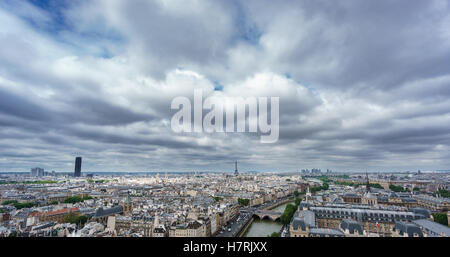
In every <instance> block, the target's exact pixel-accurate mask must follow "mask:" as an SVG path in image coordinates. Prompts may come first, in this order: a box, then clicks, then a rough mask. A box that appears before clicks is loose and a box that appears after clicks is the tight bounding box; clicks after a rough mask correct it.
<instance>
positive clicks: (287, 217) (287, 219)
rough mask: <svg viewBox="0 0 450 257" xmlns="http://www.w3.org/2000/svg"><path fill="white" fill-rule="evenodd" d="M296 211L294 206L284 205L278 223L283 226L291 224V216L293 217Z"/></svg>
mask: <svg viewBox="0 0 450 257" xmlns="http://www.w3.org/2000/svg"><path fill="white" fill-rule="evenodd" d="M296 209H297V208H296V206H294V205H292V204H288V205H286V208H285V209H284V212H283V214H281V216H280V221H281V223H282V224H283V225H285V226H286V225H288V224H289V223H291V219H292V216H294V213H295V210H296Z"/></svg>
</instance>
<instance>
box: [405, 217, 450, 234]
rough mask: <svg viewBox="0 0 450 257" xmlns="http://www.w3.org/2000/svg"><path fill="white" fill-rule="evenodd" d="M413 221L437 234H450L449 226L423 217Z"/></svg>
mask: <svg viewBox="0 0 450 257" xmlns="http://www.w3.org/2000/svg"><path fill="white" fill-rule="evenodd" d="M413 223H414V224H416V225H418V226H419V227H421V228H423V229H425V230H428V231H431V232H432V233H434V234H436V235H441V234H443V235H444V236H450V228H449V227H447V226H444V225H442V224H439V223H436V222H434V221H431V220H426V219H421V220H414V221H413Z"/></svg>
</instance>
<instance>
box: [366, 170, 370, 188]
mask: <svg viewBox="0 0 450 257" xmlns="http://www.w3.org/2000/svg"><path fill="white" fill-rule="evenodd" d="M366 192H370V183H369V174H368V173H367V171H366Z"/></svg>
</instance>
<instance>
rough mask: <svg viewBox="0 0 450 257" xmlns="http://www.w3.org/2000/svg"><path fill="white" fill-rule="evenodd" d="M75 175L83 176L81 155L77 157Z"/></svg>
mask: <svg viewBox="0 0 450 257" xmlns="http://www.w3.org/2000/svg"><path fill="white" fill-rule="evenodd" d="M73 176H74V177H81V157H76V158H75V172H74V173H73Z"/></svg>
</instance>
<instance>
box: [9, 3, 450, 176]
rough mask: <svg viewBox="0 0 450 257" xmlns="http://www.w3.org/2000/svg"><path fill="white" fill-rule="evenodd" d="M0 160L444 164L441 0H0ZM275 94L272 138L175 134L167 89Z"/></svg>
mask: <svg viewBox="0 0 450 257" xmlns="http://www.w3.org/2000/svg"><path fill="white" fill-rule="evenodd" d="M0 24H1V25H0V171H29V169H30V168H31V167H36V166H39V167H43V168H45V169H46V170H56V171H73V169H74V157H75V156H77V155H81V156H83V171H166V170H167V171H192V170H215V171H232V170H233V168H234V167H233V162H234V160H238V161H239V163H240V168H241V170H261V171H270V170H277V171H295V170H299V169H302V168H314V167H317V168H322V169H327V168H329V169H332V170H335V171H365V170H368V171H405V170H411V171H417V170H418V169H421V170H434V169H449V167H450V1H447V0H427V1H410V0H397V1H390V0H386V1H358V0H355V1H351V0H344V1H329V0H324V1H321V0H302V1H272V0H246V1H238V0H229V1H206V0H205V1H202V0H193V1H186V0H171V1H163V0H154V1H144V0H133V1H125V0H124V1H119V0H117V1H116V0H99V1H83V0H75V1H63V0H47V1H38V0H29V1H25V0H21V1H17V0H3V1H1V2H0ZM194 88H202V89H203V90H204V94H206V95H220V96H278V97H280V139H279V141H278V142H277V143H275V144H262V143H260V140H259V137H258V136H255V135H253V134H240V133H228V134H224V133H215V134H203V133H201V134H198V133H197V134H196V133H181V134H176V133H174V132H172V130H171V127H170V119H171V117H172V115H173V114H174V113H175V112H174V111H173V110H171V109H170V104H171V101H172V99H173V98H174V97H176V96H188V97H190V96H192V95H193V91H194Z"/></svg>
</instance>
